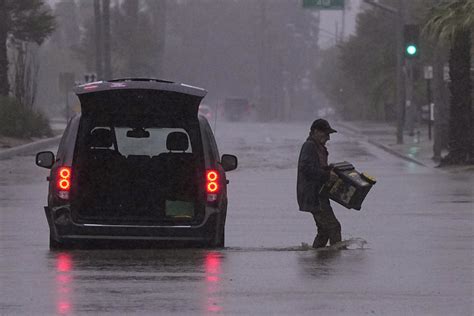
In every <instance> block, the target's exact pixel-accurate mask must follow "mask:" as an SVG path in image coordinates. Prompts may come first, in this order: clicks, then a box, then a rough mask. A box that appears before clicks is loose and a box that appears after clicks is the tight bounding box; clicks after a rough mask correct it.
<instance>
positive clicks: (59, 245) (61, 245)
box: [49, 235, 70, 250]
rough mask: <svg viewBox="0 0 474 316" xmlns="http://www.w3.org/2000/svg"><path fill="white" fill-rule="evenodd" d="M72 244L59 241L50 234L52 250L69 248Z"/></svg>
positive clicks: (50, 247)
mask: <svg viewBox="0 0 474 316" xmlns="http://www.w3.org/2000/svg"><path fill="white" fill-rule="evenodd" d="M69 247H70V245H68V244H66V243H63V242H59V241H57V240H56V239H54V238H53V236H52V235H49V249H50V250H61V249H68V248H69Z"/></svg>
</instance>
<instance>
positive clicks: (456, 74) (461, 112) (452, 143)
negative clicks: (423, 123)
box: [424, 0, 474, 164]
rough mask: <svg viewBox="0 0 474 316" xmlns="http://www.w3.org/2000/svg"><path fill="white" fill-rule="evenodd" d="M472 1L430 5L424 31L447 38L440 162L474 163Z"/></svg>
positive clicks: (473, 22) (473, 3)
mask: <svg viewBox="0 0 474 316" xmlns="http://www.w3.org/2000/svg"><path fill="white" fill-rule="evenodd" d="M473 29H474V0H455V1H442V2H441V3H440V4H439V5H435V6H433V8H432V10H431V12H430V14H429V17H428V21H427V22H426V24H425V26H424V32H425V33H427V34H430V35H431V36H432V37H434V38H435V39H439V40H446V41H449V43H450V45H451V48H450V57H449V69H450V70H449V75H450V78H451V82H450V84H449V90H450V93H451V98H450V109H449V114H450V117H449V154H448V156H446V157H445V158H444V159H443V160H442V164H463V163H474V131H473V130H474V123H473V110H472V95H471V89H472V82H471V74H470V68H471V35H472V34H471V33H472V30H473Z"/></svg>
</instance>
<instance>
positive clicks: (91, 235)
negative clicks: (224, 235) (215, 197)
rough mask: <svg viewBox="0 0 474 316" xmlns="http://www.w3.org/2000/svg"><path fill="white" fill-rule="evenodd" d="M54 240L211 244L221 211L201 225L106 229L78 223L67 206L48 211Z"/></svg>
mask: <svg viewBox="0 0 474 316" xmlns="http://www.w3.org/2000/svg"><path fill="white" fill-rule="evenodd" d="M45 213H46V218H47V220H48V225H49V229H50V232H51V237H52V238H53V239H55V240H56V241H58V242H62V241H68V240H70V241H73V240H84V239H89V240H149V241H209V240H211V239H212V238H213V236H214V233H215V230H216V226H217V224H218V222H219V220H220V216H219V211H218V209H215V208H206V215H205V219H204V221H203V222H202V223H201V224H199V225H176V226H159V225H104V224H93V223H90V224H88V223H76V222H74V221H73V220H72V217H71V211H70V208H69V207H68V206H61V207H58V208H50V207H45Z"/></svg>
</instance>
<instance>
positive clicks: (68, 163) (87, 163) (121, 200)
mask: <svg viewBox="0 0 474 316" xmlns="http://www.w3.org/2000/svg"><path fill="white" fill-rule="evenodd" d="M75 92H76V94H77V95H78V96H79V99H80V103H81V113H80V114H77V115H76V116H75V117H73V118H72V119H71V120H70V121H69V123H68V125H67V127H66V130H65V132H64V134H63V136H62V139H61V143H60V145H59V148H58V153H57V156H56V157H55V156H54V154H53V153H52V152H50V151H43V152H40V153H38V154H37V155H36V164H37V165H38V166H40V167H44V168H49V169H51V173H50V176H49V177H48V180H49V181H50V183H49V193H48V206H46V207H45V211H46V217H47V220H48V225H49V229H50V248H51V249H57V248H67V247H69V246H74V245H76V244H79V245H81V244H82V243H84V242H87V241H88V240H152V241H153V240H154V241H160V240H174V241H177V240H179V241H196V242H200V243H203V244H205V245H208V246H213V247H223V246H224V239H225V230H224V227H225V221H226V215H227V187H226V186H227V180H226V171H230V170H233V169H235V168H236V167H237V157H235V156H233V155H222V157H221V158H220V157H219V153H218V149H217V145H216V142H215V139H214V135H213V133H212V130H211V128H210V126H209V123H208V121H207V119H206V118H205V117H202V116H199V117H198V115H197V112H198V106H199V103H200V102H201V99H202V98H203V97H204V96H205V94H206V91H205V90H203V89H200V88H196V87H191V86H188V85H184V84H179V83H173V82H168V81H161V80H156V79H117V80H111V81H104V82H95V83H89V84H84V85H81V86H78V87H77V88H76V89H75Z"/></svg>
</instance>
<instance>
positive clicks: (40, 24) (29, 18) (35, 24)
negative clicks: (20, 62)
mask: <svg viewBox="0 0 474 316" xmlns="http://www.w3.org/2000/svg"><path fill="white" fill-rule="evenodd" d="M54 27H55V21H54V16H52V15H51V14H50V13H49V12H48V10H47V9H46V8H45V7H44V3H43V1H42V0H22V1H17V0H0V43H2V45H1V46H0V95H2V96H7V95H8V94H9V92H10V84H9V81H8V64H9V62H8V54H7V43H8V41H9V40H18V41H25V42H35V43H36V44H38V45H40V44H41V43H43V41H44V40H45V38H46V37H47V36H48V35H49V34H50V33H51V32H52V31H53V30H54Z"/></svg>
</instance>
